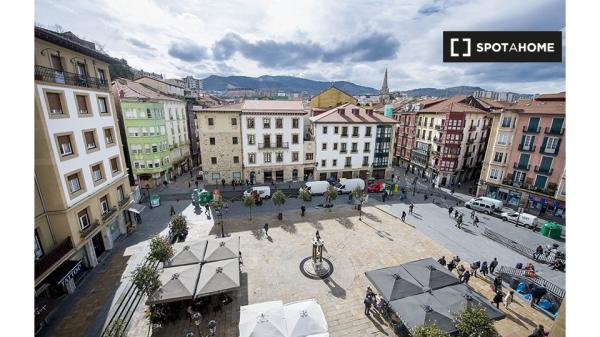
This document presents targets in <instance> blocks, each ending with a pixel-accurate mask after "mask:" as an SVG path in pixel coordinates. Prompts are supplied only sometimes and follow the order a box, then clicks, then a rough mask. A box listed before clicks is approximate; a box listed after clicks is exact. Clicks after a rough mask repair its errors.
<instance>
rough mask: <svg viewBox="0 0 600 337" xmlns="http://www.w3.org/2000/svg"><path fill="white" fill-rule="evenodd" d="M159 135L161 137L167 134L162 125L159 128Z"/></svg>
mask: <svg viewBox="0 0 600 337" xmlns="http://www.w3.org/2000/svg"><path fill="white" fill-rule="evenodd" d="M160 134H161V135H166V134H167V129H166V128H165V127H164V126H163V125H161V126H160Z"/></svg>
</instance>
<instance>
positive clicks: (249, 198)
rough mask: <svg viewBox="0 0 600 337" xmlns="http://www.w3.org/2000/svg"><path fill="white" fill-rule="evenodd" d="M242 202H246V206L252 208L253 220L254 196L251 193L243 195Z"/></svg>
mask: <svg viewBox="0 0 600 337" xmlns="http://www.w3.org/2000/svg"><path fill="white" fill-rule="evenodd" d="M242 202H243V203H244V206H246V207H248V208H249V209H250V220H252V206H254V202H255V201H254V198H253V197H252V196H251V195H248V196H245V197H242Z"/></svg>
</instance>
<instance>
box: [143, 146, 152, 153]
mask: <svg viewBox="0 0 600 337" xmlns="http://www.w3.org/2000/svg"><path fill="white" fill-rule="evenodd" d="M144 151H145V152H146V153H150V152H152V147H151V146H150V144H144Z"/></svg>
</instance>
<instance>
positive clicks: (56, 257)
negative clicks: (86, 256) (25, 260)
mask: <svg viewBox="0 0 600 337" xmlns="http://www.w3.org/2000/svg"><path fill="white" fill-rule="evenodd" d="M72 249H73V241H71V237H70V236H69V237H67V238H66V239H64V240H63V241H62V242H61V243H59V244H58V245H56V247H54V248H53V249H52V250H51V251H50V252H48V253H46V254H45V255H44V256H42V257H41V258H39V259H38V260H36V261H35V278H38V277H39V276H41V275H42V274H43V273H44V272H45V271H46V270H48V269H50V268H51V267H52V266H53V265H54V264H56V263H57V262H58V261H60V259H62V258H63V257H64V256H65V255H67V254H68V253H69V252H70V251H71V250H72Z"/></svg>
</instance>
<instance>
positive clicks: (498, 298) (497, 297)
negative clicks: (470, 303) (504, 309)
mask: <svg viewBox="0 0 600 337" xmlns="http://www.w3.org/2000/svg"><path fill="white" fill-rule="evenodd" d="M491 302H492V304H495V305H496V308H498V309H500V303H502V291H497V292H496V294H495V295H494V299H493V300H492V301H491Z"/></svg>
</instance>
